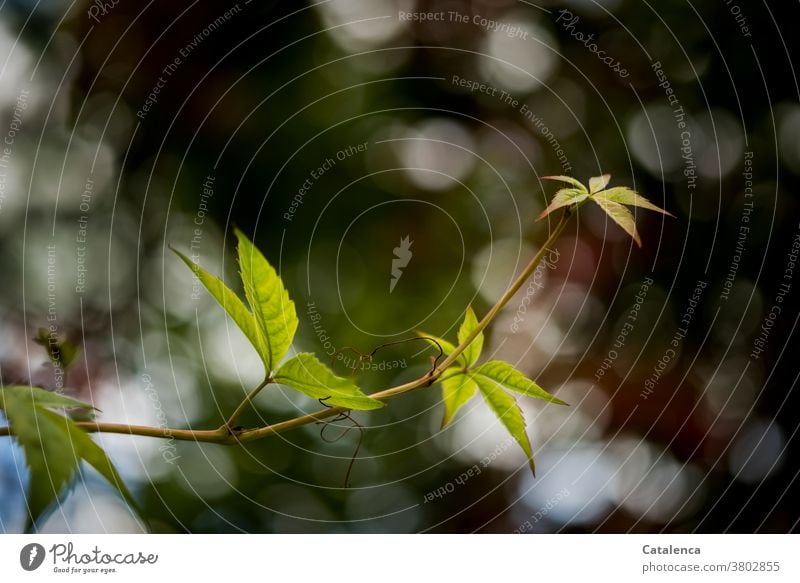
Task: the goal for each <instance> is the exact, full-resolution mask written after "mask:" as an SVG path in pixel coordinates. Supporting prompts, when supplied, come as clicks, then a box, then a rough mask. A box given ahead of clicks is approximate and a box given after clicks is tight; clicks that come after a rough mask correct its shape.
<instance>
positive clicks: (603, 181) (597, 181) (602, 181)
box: [589, 174, 611, 194]
mask: <svg viewBox="0 0 800 583" xmlns="http://www.w3.org/2000/svg"><path fill="white" fill-rule="evenodd" d="M609 182H611V174H603V175H602V176H595V177H593V178H590V179H589V192H590V193H592V194H594V193H596V192H600V191H601V190H603V189H604V188H605V187H606V186H608V183H609Z"/></svg>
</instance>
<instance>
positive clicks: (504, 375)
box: [475, 360, 566, 405]
mask: <svg viewBox="0 0 800 583" xmlns="http://www.w3.org/2000/svg"><path fill="white" fill-rule="evenodd" d="M475 375H480V376H482V377H485V378H487V379H488V380H490V381H493V382H495V383H498V384H499V385H501V386H503V387H505V388H506V389H508V390H510V391H514V392H515V393H519V394H520V395H525V396H526V397H534V398H536V399H542V400H544V401H548V402H550V403H555V404H557V405H566V403H565V402H564V401H562V400H561V399H559V398H558V397H555V396H553V395H551V394H550V393H548V392H547V391H545V390H544V389H543V388H542V387H540V386H539V385H537V384H536V383H535V382H533V381H532V380H530V379H529V378H528V377H526V376H525V375H524V374H522V373H521V372H519V371H518V370H517V369H515V368H514V367H513V366H511V365H510V364H509V363H507V362H503V361H501V360H490V361H489V362H485V363H483V364H482V365H480V366H479V367H478V368H476V369H475Z"/></svg>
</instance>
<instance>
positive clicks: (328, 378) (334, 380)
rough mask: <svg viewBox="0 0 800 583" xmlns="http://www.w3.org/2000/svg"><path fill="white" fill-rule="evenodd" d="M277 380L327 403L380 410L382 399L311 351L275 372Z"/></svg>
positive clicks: (301, 354) (284, 364)
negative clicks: (370, 394)
mask: <svg viewBox="0 0 800 583" xmlns="http://www.w3.org/2000/svg"><path fill="white" fill-rule="evenodd" d="M273 379H274V380H275V382H276V383H279V384H282V385H286V386H288V387H291V388H293V389H295V390H297V391H300V392H301V393H304V394H306V395H308V396H309V397H312V398H314V399H323V400H324V403H325V404H326V405H336V406H339V407H345V408H347V409H360V410H367V409H380V408H381V407H383V406H384V403H383V402H382V401H378V400H377V399H373V398H372V397H369V396H367V395H365V394H364V393H362V392H361V391H360V390H359V388H358V387H357V386H356V385H354V384H353V383H352V382H351V381H350V380H348V379H346V378H343V377H339V376H336V375H335V374H334V373H333V371H332V370H331V369H329V368H328V367H327V366H325V365H324V364H322V363H321V362H320V361H319V360H318V359H317V357H316V356H314V355H313V354H311V353H310V352H301V353H300V354H298V355H296V356H294V357H293V358H290V359H289V360H287V361H286V362H285V363H283V365H281V367H280V368H279V369H278V370H277V371H275V373H274V375H273Z"/></svg>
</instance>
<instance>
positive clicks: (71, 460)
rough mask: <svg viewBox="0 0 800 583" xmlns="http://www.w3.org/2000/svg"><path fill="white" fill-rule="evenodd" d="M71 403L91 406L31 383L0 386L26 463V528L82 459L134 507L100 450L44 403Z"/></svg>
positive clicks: (2, 405) (0, 397)
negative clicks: (27, 476)
mask: <svg viewBox="0 0 800 583" xmlns="http://www.w3.org/2000/svg"><path fill="white" fill-rule="evenodd" d="M46 393H49V394H46ZM75 406H80V407H91V405H88V404H86V403H82V402H81V401H77V400H75V399H71V398H69V397H64V396H62V395H57V394H56V393H50V392H49V391H44V390H43V389H37V388H35V387H24V386H10V387H5V388H4V389H0V409H3V410H4V411H5V414H6V417H7V418H8V421H9V424H10V426H11V428H12V429H13V431H14V439H16V441H17V442H18V443H19V444H20V445H21V446H22V449H23V451H24V452H25V459H26V462H27V464H28V467H29V468H30V485H29V487H28V513H29V525H28V526H29V527H30V526H31V525H32V524H33V523H35V521H36V520H37V519H38V518H39V517H40V516H41V514H42V513H43V512H44V511H45V510H47V508H48V507H49V506H50V505H51V504H52V503H53V501H55V500H56V499H57V497H58V495H59V493H61V491H62V490H63V489H64V487H66V486H67V485H68V484H69V483H70V482H71V481H72V479H73V478H74V476H75V474H76V472H77V471H78V467H79V462H80V461H81V460H86V461H87V462H89V463H90V464H91V465H92V466H94V467H95V468H96V469H97V470H98V471H99V472H100V473H101V474H102V475H103V477H105V478H106V479H107V480H108V481H109V482H111V484H112V485H113V486H114V487H115V488H116V489H117V490H118V491H119V492H120V493H121V494H122V496H123V497H124V498H125V499H126V500H127V501H128V502H129V503H130V504H131V505H133V506H134V507H135V502H134V500H133V496H132V495H131V493H130V492H129V491H128V489H127V488H126V487H125V485H124V484H123V483H122V480H121V479H120V477H119V475H118V474H117V472H116V470H115V469H114V466H113V465H112V464H111V460H110V459H108V456H106V454H105V452H104V451H103V450H102V449H101V448H100V447H99V446H98V445H97V444H96V443H94V441H92V439H91V438H90V437H89V435H88V434H87V433H86V432H84V431H83V430H82V429H81V428H80V427H78V426H77V425H75V423H74V422H73V421H72V420H71V419H68V418H67V417H64V416H63V415H59V414H57V413H55V412H53V411H49V410H48V409H46V408H45V407H75Z"/></svg>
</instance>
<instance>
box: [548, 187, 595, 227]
mask: <svg viewBox="0 0 800 583" xmlns="http://www.w3.org/2000/svg"><path fill="white" fill-rule="evenodd" d="M588 197H589V194H588V193H587V192H586V190H585V189H583V190H578V189H576V188H562V189H561V190H559V191H558V192H556V194H555V196H553V200H552V201H550V204H549V205H548V206H547V208H546V209H544V210H543V211H542V212H541V214H540V215H539V216H538V217H537V218H536V220H537V221H539V220H541V219H543V218H544V217H546V216H547V215H549V214H550V213H552V212H553V211H555V210H558V209H560V208H562V207H565V206H570V205H573V204H578V203H579V202H581V201H583V200H586V199H587V198H588Z"/></svg>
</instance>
